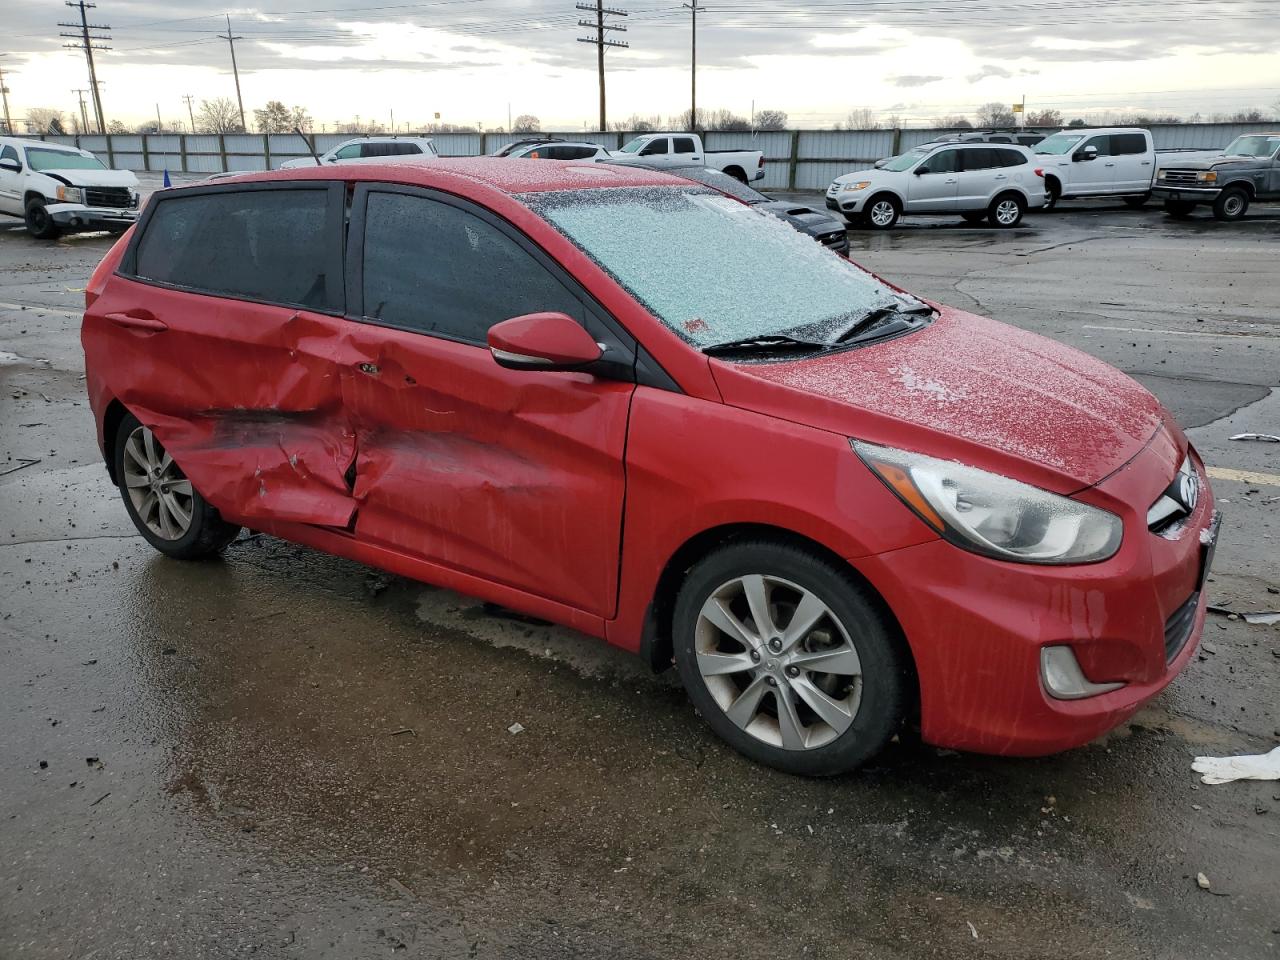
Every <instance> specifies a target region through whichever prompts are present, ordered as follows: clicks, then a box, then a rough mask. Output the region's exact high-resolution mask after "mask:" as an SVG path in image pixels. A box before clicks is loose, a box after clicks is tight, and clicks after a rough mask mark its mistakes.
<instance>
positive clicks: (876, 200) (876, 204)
mask: <svg viewBox="0 0 1280 960" xmlns="http://www.w3.org/2000/svg"><path fill="white" fill-rule="evenodd" d="M862 215H863V217H864V218H865V219H866V222H867V226H869V227H871V228H872V229H873V230H888V229H889V228H890V227H892V226H893V225H894V224H895V223H897V222H898V217H899V216H901V215H902V211H901V210H900V209H899V208H898V201H897V200H895V199H894V198H893V197H890V196H888V195H882V196H879V197H872V198H871V200H870V201H869V202H868V203H867V206H866V209H865V210H864V211H863V214H862Z"/></svg>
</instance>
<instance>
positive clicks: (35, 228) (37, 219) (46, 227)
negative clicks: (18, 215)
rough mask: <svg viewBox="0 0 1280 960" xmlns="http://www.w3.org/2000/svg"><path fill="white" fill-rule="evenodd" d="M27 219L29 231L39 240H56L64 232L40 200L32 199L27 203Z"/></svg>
mask: <svg viewBox="0 0 1280 960" xmlns="http://www.w3.org/2000/svg"><path fill="white" fill-rule="evenodd" d="M24 219H25V221H26V224H27V233H29V234H31V236H33V237H35V238H36V239H37V240H54V239H56V238H57V237H58V235H59V234H60V233H62V230H61V228H59V226H58V223H57V221H56V220H54V219H53V214H51V213H49V211H48V210H47V209H45V205H44V203H43V202H42V201H40V200H32V201H31V202H30V203H28V204H27V209H26V216H25V218H24Z"/></svg>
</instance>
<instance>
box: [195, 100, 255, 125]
mask: <svg viewBox="0 0 1280 960" xmlns="http://www.w3.org/2000/svg"><path fill="white" fill-rule="evenodd" d="M196 129H197V130H199V131H200V132H201V133H244V128H243V127H241V126H240V109H239V107H237V106H236V102H235V101H234V100H232V99H231V98H230V97H214V98H213V99H212V100H201V101H200V109H199V110H198V111H196Z"/></svg>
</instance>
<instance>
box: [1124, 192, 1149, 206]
mask: <svg viewBox="0 0 1280 960" xmlns="http://www.w3.org/2000/svg"><path fill="white" fill-rule="evenodd" d="M1150 199H1151V194H1149V193H1141V194H1138V195H1137V196H1136V197H1125V198H1124V205H1125V206H1126V207H1128V208H1129V209H1130V210H1141V209H1142V208H1143V207H1145V206H1146V205H1147V201H1148V200H1150Z"/></svg>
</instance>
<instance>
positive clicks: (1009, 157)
mask: <svg viewBox="0 0 1280 960" xmlns="http://www.w3.org/2000/svg"><path fill="white" fill-rule="evenodd" d="M1035 159H1036V158H1035V155H1034V154H1032V152H1031V151H1030V150H1028V149H1027V148H1026V147H1022V146H1018V145H1016V144H986V143H973V144H969V143H926V144H923V145H921V146H919V147H916V148H915V149H914V150H908V151H907V152H906V153H904V154H901V155H900V156H897V157H891V158H889V159H888V160H885V161H882V163H881V165H880V166H878V167H877V168H875V169H871V170H858V171H855V172H854V173H846V174H845V175H844V176H842V177H837V178H836V179H835V182H834V183H832V184H831V187H830V189H828V190H827V206H828V207H830V208H831V209H832V210H834V211H836V212H837V213H839V214H840V215H841V216H843V217H844V218H845V219H847V220H851V221H854V222H857V223H864V224H866V225H867V226H869V227H872V228H874V229H877V230H888V229H889V228H890V227H892V226H893V225H894V224H895V223H897V222H898V218H899V217H900V216H902V215H903V214H913V213H931V214H939V213H942V214H946V213H955V214H959V215H960V216H961V217H963V218H964V219H965V220H967V221H969V222H970V223H977V222H979V221H981V220H984V219H985V220H987V221H989V222H990V223H991V225H992V226H995V227H1016V226H1017V225H1018V224H1019V223H1021V222H1022V215H1023V214H1024V213H1026V212H1027V210H1028V209H1038V208H1040V207H1042V206H1044V202H1045V193H1044V177H1043V171H1041V170H1040V169H1038V168H1037V167H1036V164H1035Z"/></svg>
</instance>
